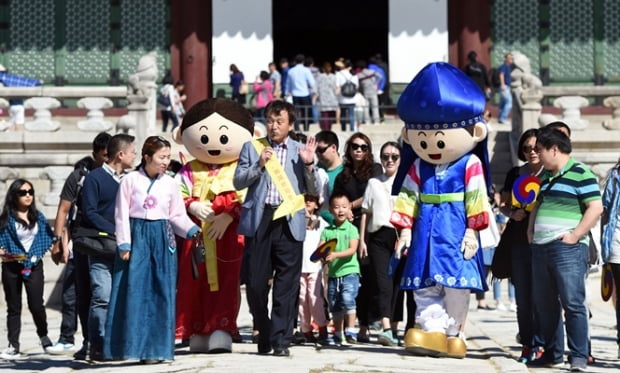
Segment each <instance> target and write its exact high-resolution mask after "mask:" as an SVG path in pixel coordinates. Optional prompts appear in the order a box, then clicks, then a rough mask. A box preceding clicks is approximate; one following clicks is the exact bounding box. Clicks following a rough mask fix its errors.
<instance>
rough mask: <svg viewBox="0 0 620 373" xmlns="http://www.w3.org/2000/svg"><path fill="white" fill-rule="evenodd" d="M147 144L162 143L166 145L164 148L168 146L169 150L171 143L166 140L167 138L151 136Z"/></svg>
mask: <svg viewBox="0 0 620 373" xmlns="http://www.w3.org/2000/svg"><path fill="white" fill-rule="evenodd" d="M145 142H148V143H152V144H154V143H156V142H160V143H162V144H164V146H166V147H168V148H169V147H170V141H168V140H166V138H165V137H162V136H150V137H148V138H147V139H146V141H145Z"/></svg>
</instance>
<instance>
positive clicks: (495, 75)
mask: <svg viewBox="0 0 620 373" xmlns="http://www.w3.org/2000/svg"><path fill="white" fill-rule="evenodd" d="M490 75H491V79H490V80H491V86H493V88H499V87H500V86H501V85H502V80H501V79H500V77H499V76H500V75H501V71H500V70H499V68H497V67H492V68H491V71H490Z"/></svg>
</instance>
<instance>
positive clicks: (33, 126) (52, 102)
mask: <svg viewBox="0 0 620 373" xmlns="http://www.w3.org/2000/svg"><path fill="white" fill-rule="evenodd" d="M24 106H25V107H26V108H27V109H34V110H35V112H34V120H33V121H30V122H26V124H25V127H26V131H32V132H53V131H58V129H59V128H60V123H59V122H57V121H54V120H52V112H51V111H50V110H51V109H57V108H59V107H60V101H58V100H57V99H55V98H52V97H33V98H29V99H27V100H26V101H25V102H24Z"/></svg>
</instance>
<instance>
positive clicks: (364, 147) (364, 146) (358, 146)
mask: <svg viewBox="0 0 620 373" xmlns="http://www.w3.org/2000/svg"><path fill="white" fill-rule="evenodd" d="M351 149H352V150H358V149H362V151H363V152H364V153H365V152H367V151H368V145H367V144H356V143H351Z"/></svg>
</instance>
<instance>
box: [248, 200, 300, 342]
mask: <svg viewBox="0 0 620 373" xmlns="http://www.w3.org/2000/svg"><path fill="white" fill-rule="evenodd" d="M273 212H274V210H273V209H271V208H265V212H264V214H263V218H262V221H261V224H260V226H259V228H258V231H257V232H256V234H255V235H254V237H247V238H246V239H247V240H248V241H249V242H250V243H249V245H247V244H246V250H248V266H247V270H248V272H247V284H246V290H247V296H248V302H249V303H250V305H251V309H252V317H253V318H254V325H255V327H256V328H257V330H258V331H259V333H260V334H259V341H258V352H263V353H265V352H268V351H269V350H270V349H271V347H274V348H275V347H278V348H282V347H287V346H288V345H289V344H290V342H291V339H292V337H293V321H294V320H295V318H297V307H296V304H297V297H298V294H299V278H300V276H301V259H302V253H303V243H302V242H300V241H295V239H294V238H293V236H292V235H291V232H290V229H289V226H288V223H287V221H286V218H280V219H277V220H275V221H273V220H272V217H273ZM246 242H247V241H246ZM272 275H273V292H272V308H271V317H270V315H269V310H268V297H269V285H268V283H267V281H268V280H269V278H270V277H271V276H272Z"/></svg>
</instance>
